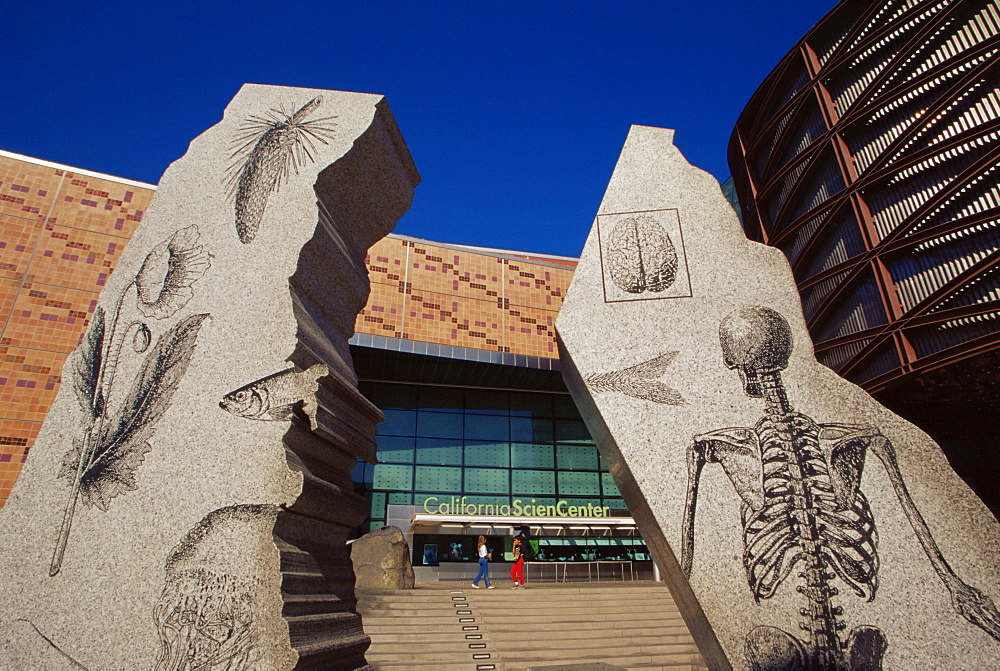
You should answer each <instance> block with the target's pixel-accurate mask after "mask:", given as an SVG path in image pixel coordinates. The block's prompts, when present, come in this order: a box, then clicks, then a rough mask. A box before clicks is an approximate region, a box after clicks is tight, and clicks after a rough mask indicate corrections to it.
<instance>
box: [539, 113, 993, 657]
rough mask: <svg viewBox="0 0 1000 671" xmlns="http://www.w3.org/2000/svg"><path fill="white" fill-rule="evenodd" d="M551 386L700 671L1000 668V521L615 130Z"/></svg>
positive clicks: (689, 192)
mask: <svg viewBox="0 0 1000 671" xmlns="http://www.w3.org/2000/svg"><path fill="white" fill-rule="evenodd" d="M557 329H558V333H559V337H560V338H561V347H562V349H561V358H562V361H563V371H564V377H565V379H566V383H567V385H568V387H569V388H570V391H571V393H572V394H573V398H574V400H575V401H576V403H577V405H578V406H579V407H580V409H581V411H582V414H583V416H584V418H585V420H586V423H587V425H588V427H589V428H590V431H591V433H592V434H593V435H594V437H595V440H596V441H597V444H598V446H599V449H600V451H601V453H602V455H603V456H604V459H605V460H606V461H607V463H608V465H609V468H610V470H611V473H612V474H613V476H614V479H615V482H616V483H617V485H618V487H619V488H620V489H621V491H622V493H623V495H624V497H625V499H626V503H627V504H628V506H629V510H630V511H631V512H632V513H633V515H634V516H635V518H636V521H637V523H638V525H639V530H640V531H641V533H642V535H643V537H644V538H645V539H646V542H647V543H648V545H649V547H650V548H651V550H652V552H653V555H654V557H655V559H656V561H657V564H658V565H659V566H660V568H661V570H662V572H663V575H664V578H665V580H666V581H667V582H668V584H669V586H670V588H671V591H672V592H673V594H674V597H675V599H676V600H677V602H678V604H679V605H680V608H681V610H682V612H683V614H684V616H685V618H686V620H687V622H688V625H689V626H690V628H691V630H692V633H693V634H694V636H695V638H696V640H697V641H698V643H699V646H700V648H701V650H702V653H703V655H704V657H705V659H706V660H707V661H708V663H709V666H710V667H711V668H713V669H726V668H740V669H769V670H770V669H773V670H777V669H838V670H850V671H860V670H862V669H864V670H872V669H917V668H921V669H929V668H948V669H959V668H962V669H983V668H998V667H1000V613H998V611H997V608H996V605H995V603H996V601H997V600H998V599H1000V526H998V524H997V522H996V520H995V519H994V518H993V516H992V515H991V514H990V513H989V511H988V510H987V508H986V507H985V506H984V505H983V504H982V503H981V502H980V501H979V500H978V499H977V498H976V496H975V495H974V494H973V493H972V492H971V490H969V489H968V487H966V485H965V484H964V483H963V482H962V481H961V480H960V479H959V478H958V477H957V476H956V475H955V473H954V472H953V471H952V470H951V468H950V467H949V465H948V462H947V460H946V458H945V457H944V455H943V454H942V452H941V450H940V449H939V448H938V446H937V445H936V444H935V443H934V442H933V441H932V440H931V439H930V438H929V437H928V436H927V435H926V434H924V433H923V432H921V431H920V430H918V429H917V428H916V427H914V426H913V425H912V424H910V423H908V422H906V421H904V420H903V419H901V418H900V417H898V416H896V415H894V414H893V413H891V412H889V411H888V410H887V409H885V408H884V407H882V406H881V405H880V404H878V403H877V402H875V401H874V400H873V399H872V398H871V397H870V396H868V395H867V394H866V393H865V392H863V391H862V390H861V389H859V388H858V387H856V386H855V385H853V384H851V383H849V382H847V381H845V380H843V379H841V378H840V377H838V376H837V375H836V374H834V373H833V372H832V371H831V370H829V369H828V368H826V367H824V366H822V365H820V364H819V363H818V362H817V361H816V359H815V357H814V355H813V348H812V343H811V341H810V338H809V334H808V332H807V331H806V326H805V321H804V319H803V315H802V308H801V304H800V299H799V295H798V293H797V292H796V288H795V283H794V281H793V277H792V274H791V271H790V269H789V266H788V263H787V261H786V260H785V258H784V256H783V255H782V254H781V252H779V251H778V250H776V249H773V248H769V247H766V246H764V245H760V244H757V243H753V242H750V241H748V240H747V239H746V238H745V236H744V235H743V232H742V230H741V228H740V225H739V222H738V220H737V218H736V215H735V213H734V212H733V210H732V208H731V207H730V205H729V203H728V202H727V201H726V199H725V198H724V196H723V195H722V192H721V190H720V188H719V185H718V183H717V182H716V181H715V180H714V179H713V178H712V177H711V176H710V175H708V174H707V173H705V172H703V171H701V170H698V169H696V168H694V167H692V166H691V165H690V164H688V162H687V161H686V160H685V159H684V157H683V156H682V155H681V153H680V151H678V149H677V148H676V147H675V146H674V145H673V132H672V131H670V130H665V129H657V128H649V127H639V126H634V127H633V128H632V129H631V132H630V133H629V135H628V139H627V141H626V143H625V147H624V149H623V150H622V153H621V156H620V158H619V160H618V164H617V166H616V167H615V170H614V174H613V176H612V178H611V181H610V183H609V185H608V188H607V191H606V193H605V195H604V199H603V201H602V203H601V206H600V210H599V212H598V214H597V217H596V220H595V222H594V225H593V228H592V229H591V231H590V235H589V237H588V238H587V242H586V246H585V248H584V251H583V255H582V258H581V260H580V264H579V266H578V267H577V270H576V273H575V275H574V277H573V283H572V285H571V287H570V289H569V292H568V295H567V299H566V302H565V304H564V306H563V308H562V311H561V312H560V314H559V318H558V321H557Z"/></svg>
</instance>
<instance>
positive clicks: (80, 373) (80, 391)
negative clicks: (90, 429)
mask: <svg viewBox="0 0 1000 671" xmlns="http://www.w3.org/2000/svg"><path fill="white" fill-rule="evenodd" d="M103 360H104V309H103V308H101V307H98V308H97V310H96V311H95V312H94V316H93V318H92V319H91V321H90V328H89V329H87V332H86V333H85V334H84V336H83V342H81V343H80V355H79V357H78V358H77V360H76V363H75V366H74V367H75V369H76V375H74V376H73V391H75V392H76V398H77V400H78V401H79V402H80V407H81V408H82V409H83V411H84V412H86V413H87V414H88V415H89V417H90V422H93V420H94V419H95V418H96V417H98V416H99V415H100V414H101V411H102V410H103V408H102V407H101V406H102V405H103V394H102V393H101V392H100V390H99V389H98V383H99V382H100V378H101V364H102V362H103Z"/></svg>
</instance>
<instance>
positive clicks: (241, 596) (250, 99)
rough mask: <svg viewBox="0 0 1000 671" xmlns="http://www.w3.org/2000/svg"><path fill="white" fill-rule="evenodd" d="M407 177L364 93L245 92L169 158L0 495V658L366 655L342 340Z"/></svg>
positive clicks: (392, 129) (242, 663)
mask: <svg viewBox="0 0 1000 671" xmlns="http://www.w3.org/2000/svg"><path fill="white" fill-rule="evenodd" d="M151 113H152V111H151ZM418 182H419V176H418V174H417V172H416V169H415V167H414V166H413V162H412V160H411V158H410V155H409V152H408V151H407V149H406V146H405V144H404V143H403V140H402V137H401V136H400V134H399V130H398V129H397V127H396V124H395V121H394V120H393V118H392V114H391V113H390V112H389V109H388V106H387V105H386V102H385V100H384V99H383V98H382V97H381V96H378V95H368V94H358V93H343V92H337V91H317V90H307V89H296V88H284V87H276V86H258V85H246V86H244V87H243V88H242V89H241V90H240V92H239V93H238V94H237V96H236V97H235V98H234V99H233V101H232V102H231V103H230V105H229V106H228V107H227V109H226V110H225V114H224V117H223V119H222V120H221V121H220V122H219V123H218V124H216V125H215V126H213V127H212V128H210V129H209V130H207V131H206V132H204V133H203V134H202V135H200V136H198V137H197V138H195V139H194V140H193V141H192V142H191V145H190V147H189V149H188V152H187V153H186V154H185V155H184V157H183V158H181V159H179V160H178V161H176V162H175V163H173V164H172V165H171V166H170V167H169V168H168V169H167V171H166V173H165V174H164V176H163V179H162V181H161V182H160V185H159V187H158V189H157V193H156V196H155V198H154V200H153V202H152V205H151V206H150V209H149V212H148V213H146V216H145V218H144V221H143V223H142V225H141V226H140V227H139V228H138V230H137V231H136V233H135V235H134V236H133V238H132V240H131V242H130V243H129V245H128V247H127V249H126V250H125V252H124V254H123V255H122V257H121V260H120V263H119V266H118V268H117V269H116V270H115V272H114V274H113V275H112V276H111V278H110V280H109V281H108V284H107V286H106V287H105V289H104V291H103V292H102V293H101V296H100V300H99V301H98V305H97V307H96V310H95V311H94V313H93V314H92V315H91V321H90V325H89V330H88V332H87V334H86V335H85V336H84V338H83V339H82V341H81V344H80V346H79V347H78V348H77V350H76V351H75V352H74V353H73V355H71V356H70V358H69V360H68V362H67V364H66V366H65V368H64V370H63V374H62V387H61V388H60V391H59V395H58V397H57V399H56V401H55V403H54V405H53V406H52V410H51V412H50V413H49V416H48V417H47V419H46V421H45V424H44V426H43V428H42V431H41V434H40V435H39V437H38V441H37V443H36V444H35V446H34V447H33V448H32V450H31V454H30V457H29V459H28V460H27V462H26V464H25V467H24V470H23V472H22V474H21V476H20V478H19V480H18V482H17V486H16V487H15V489H14V491H13V493H12V496H11V498H10V499H9V500H8V502H7V505H6V506H5V507H4V509H3V510H2V511H0V574H2V575H3V577H4V579H3V581H2V582H0V603H3V604H4V606H3V609H2V612H0V667H2V668H38V667H44V668H51V669H55V668H80V667H81V666H83V667H86V668H91V669H101V668H103V669H111V668H118V669H124V668H157V669H175V668H176V669H180V668H204V669H222V668H226V669H260V668H268V669H288V668H292V667H293V666H295V665H296V664H299V665H300V666H302V667H313V668H314V667H319V666H324V665H326V666H337V667H338V668H341V667H343V668H351V667H360V666H363V665H364V657H363V655H364V651H365V649H366V648H367V646H368V643H369V640H368V638H367V637H366V636H365V635H364V633H363V631H362V630H361V626H360V617H359V616H358V615H357V614H356V613H354V612H353V609H354V599H353V582H354V580H353V574H352V572H351V569H350V557H349V553H348V549H347V547H346V546H345V541H346V537H347V533H348V530H349V529H350V528H351V527H352V526H354V525H356V524H358V523H360V521H361V520H362V519H363V518H364V515H365V507H364V501H363V500H362V499H360V497H357V496H356V495H355V494H354V493H353V487H352V485H351V481H350V475H349V474H350V471H351V469H352V468H353V467H354V465H355V462H356V460H357V458H358V457H362V458H367V459H372V458H373V456H374V450H375V443H374V438H373V437H374V427H375V423H377V422H378V421H380V419H381V413H380V412H379V411H378V409H377V408H375V407H374V406H372V405H371V404H370V403H368V402H367V401H366V400H365V399H364V398H363V397H362V396H361V395H360V394H359V393H358V392H357V389H356V378H355V375H354V372H353V366H352V363H351V358H350V353H349V348H348V346H347V338H349V337H350V335H351V334H352V333H353V327H354V321H355V317H356V315H357V313H358V311H359V310H360V309H361V308H362V307H363V306H364V304H365V301H366V300H367V296H368V292H369V285H368V278H367V274H366V272H365V266H364V257H365V253H366V251H367V249H368V247H369V246H370V245H371V244H373V243H374V242H375V241H376V240H378V239H380V238H381V237H383V236H384V235H385V234H386V233H388V232H389V231H390V230H391V229H392V227H393V226H394V225H395V222H396V220H397V219H398V218H399V217H400V216H402V215H403V214H404V213H405V212H406V210H407V209H408V207H409V205H410V202H411V199H412V195H413V189H414V187H415V186H416V184H417V183H418Z"/></svg>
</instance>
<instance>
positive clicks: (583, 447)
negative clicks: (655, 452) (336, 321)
mask: <svg viewBox="0 0 1000 671" xmlns="http://www.w3.org/2000/svg"><path fill="white" fill-rule="evenodd" d="M360 388H361V391H362V393H364V394H365V396H367V397H368V398H369V399H370V400H371V401H372V402H373V403H374V404H375V405H377V406H378V407H379V408H381V409H382V411H383V412H384V413H385V421H384V422H382V423H381V424H379V426H378V459H379V463H378V464H377V465H375V466H372V465H371V464H366V463H364V462H359V463H358V465H357V467H356V468H355V469H354V473H353V479H354V482H355V487H356V490H357V491H358V492H359V493H362V494H364V495H365V496H366V498H367V499H368V501H369V504H370V506H371V508H370V518H369V519H368V520H367V521H366V522H365V524H364V526H363V528H362V529H361V532H362V533H365V532H367V531H370V530H371V529H376V528H378V527H381V526H383V525H385V519H386V506H387V505H389V504H404V505H417V506H423V505H424V502H425V501H426V500H427V499H428V498H429V497H434V496H436V497H438V501H441V502H447V501H449V500H450V499H451V497H453V496H457V497H462V496H465V497H466V502H467V503H469V504H484V505H491V506H501V505H513V504H514V503H515V501H517V500H520V502H521V505H524V506H527V505H534V506H540V505H556V503H557V502H558V501H562V500H564V501H566V505H567V506H581V505H582V506H587V505H588V504H590V505H593V506H602V507H608V508H610V509H611V513H612V514H627V511H626V508H625V503H624V501H623V500H622V499H621V494H620V493H619V491H618V488H617V487H616V486H615V483H614V480H612V478H611V474H610V473H608V470H607V468H606V466H605V465H604V462H603V460H602V459H601V457H600V455H599V454H598V452H597V447H596V446H595V445H594V442H593V440H592V439H591V437H590V434H589V433H588V431H587V428H586V427H585V426H584V424H583V420H581V418H580V415H579V413H577V410H576V406H575V405H574V404H573V401H572V399H571V398H570V397H569V395H568V394H553V393H542V392H524V391H504V390H495V389H470V388H462V387H436V386H424V385H411V384H399V383H375V382H362V383H361V385H360Z"/></svg>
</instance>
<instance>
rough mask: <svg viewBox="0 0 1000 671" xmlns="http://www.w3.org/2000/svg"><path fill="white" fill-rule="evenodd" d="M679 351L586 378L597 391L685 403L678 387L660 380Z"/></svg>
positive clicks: (673, 403)
mask: <svg viewBox="0 0 1000 671" xmlns="http://www.w3.org/2000/svg"><path fill="white" fill-rule="evenodd" d="M676 356H677V352H665V353H664V354H660V355H658V356H655V357H653V358H652V359H649V360H648V361H643V362H642V363H637V364H635V365H634V366H629V367H628V368H622V369H621V370H615V371H611V372H609V373H592V374H590V375H587V376H586V377H584V378H583V381H584V382H585V383H587V385H588V386H590V387H592V388H593V389H594V390H595V391H598V392H602V391H613V392H618V393H620V394H625V395H626V396H631V397H633V398H638V399H642V400H644V401H652V402H653V403H659V404H661V405H683V404H684V398H683V397H682V396H681V394H680V392H679V391H677V390H676V389H672V388H671V387H668V386H667V385H665V384H663V383H662V382H660V381H659V379H658V378H660V377H661V376H662V375H663V373H664V372H665V371H666V370H667V367H668V366H670V364H671V363H673V360H674V358H675V357H676Z"/></svg>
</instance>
